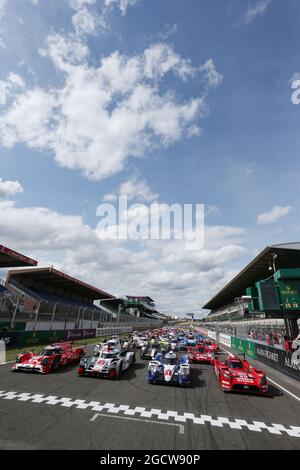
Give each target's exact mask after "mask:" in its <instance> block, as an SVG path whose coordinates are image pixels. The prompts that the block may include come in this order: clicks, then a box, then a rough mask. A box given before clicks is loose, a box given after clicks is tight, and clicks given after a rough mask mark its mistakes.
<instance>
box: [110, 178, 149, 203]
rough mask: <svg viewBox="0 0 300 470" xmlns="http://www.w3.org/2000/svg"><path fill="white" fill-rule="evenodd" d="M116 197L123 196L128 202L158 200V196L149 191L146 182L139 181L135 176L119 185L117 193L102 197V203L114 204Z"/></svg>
mask: <svg viewBox="0 0 300 470" xmlns="http://www.w3.org/2000/svg"><path fill="white" fill-rule="evenodd" d="M117 195H120V196H124V195H125V196H127V199H128V201H139V202H142V201H143V202H153V201H155V200H157V198H158V194H155V193H153V192H152V191H151V188H150V186H149V185H148V183H147V181H146V180H144V179H139V178H138V177H136V176H134V177H132V178H130V179H128V180H127V181H124V183H122V184H121V185H120V187H119V189H118V191H117V193H111V194H106V195H105V196H104V197H103V201H105V202H114V201H116V199H117Z"/></svg>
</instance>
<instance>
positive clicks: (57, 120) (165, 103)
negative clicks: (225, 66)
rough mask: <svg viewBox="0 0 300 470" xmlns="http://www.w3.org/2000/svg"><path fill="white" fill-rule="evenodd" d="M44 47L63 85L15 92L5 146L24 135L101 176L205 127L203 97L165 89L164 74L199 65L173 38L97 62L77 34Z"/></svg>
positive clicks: (190, 71) (4, 121)
mask: <svg viewBox="0 0 300 470" xmlns="http://www.w3.org/2000/svg"><path fill="white" fill-rule="evenodd" d="M40 53H41V54H42V55H43V56H44V57H48V58H50V60H51V61H52V62H53V64H54V65H55V67H56V69H57V70H58V72H59V73H61V75H62V77H63V78H64V83H63V86H62V87H61V88H56V89H55V88H52V89H50V90H42V89H36V88H34V89H31V90H25V91H22V92H19V93H17V94H16V97H15V99H14V101H13V103H12V104H11V106H10V107H9V108H8V109H6V110H4V112H3V113H2V115H1V114H0V141H1V142H2V144H3V145H4V146H6V147H9V148H11V147H13V146H14V145H15V144H17V143H20V142H21V143H24V144H26V145H27V146H28V147H30V148H34V149H38V150H42V151H46V152H50V153H52V154H53V155H54V158H55V160H56V161H57V162H58V163H59V164H60V165H62V166H65V167H68V168H70V169H79V170H81V171H82V172H83V173H84V174H85V175H86V176H87V177H88V178H91V179H96V180H97V179H98V180H100V179H102V178H104V177H107V176H109V175H112V174H114V173H116V172H118V171H120V170H122V169H123V168H124V166H125V164H126V162H127V161H128V159H129V158H130V157H140V156H143V155H145V153H146V152H147V151H149V150H151V149H152V148H154V147H159V146H164V147H167V146H170V145H172V144H173V143H175V142H176V141H178V140H180V139H181V138H183V137H185V136H186V137H190V136H193V135H199V133H200V129H199V127H198V124H197V121H198V119H199V118H200V117H204V116H206V114H207V106H206V103H205V99H204V98H203V97H197V98H190V99H189V100H185V101H182V100H179V99H178V98H177V96H176V95H175V93H174V92H171V91H169V92H162V91H161V82H162V80H163V78H164V77H165V75H166V74H168V73H174V74H175V75H177V76H178V77H179V79H182V80H187V78H192V76H193V75H194V73H195V70H196V69H195V68H193V67H192V66H191V65H190V63H189V61H187V60H185V59H183V58H181V57H180V56H179V55H178V54H176V53H175V52H174V51H173V49H172V48H171V47H170V46H169V45H167V44H162V43H159V44H153V45H151V46H150V47H149V48H147V49H146V50H145V51H144V52H143V53H141V54H137V55H133V56H130V57H128V56H125V55H121V54H120V53H119V52H114V53H112V54H111V55H109V56H107V57H105V58H103V59H102V60H101V63H100V66H99V67H98V68H96V67H92V66H89V65H88V64H87V63H86V62H85V61H86V59H87V57H88V53H89V51H88V48H87V46H86V44H85V43H84V42H83V41H82V40H81V39H79V38H78V37H76V36H75V35H68V36H62V35H59V34H54V35H51V36H49V37H48V39H47V47H46V48H45V49H41V50H40ZM209 64H210V65H207V64H205V65H204V68H205V70H206V73H208V77H209V78H208V80H209V82H210V84H213V86H217V84H219V83H220V79H218V73H217V72H216V71H215V68H214V66H213V63H212V61H209ZM211 76H213V77H214V78H211ZM205 93H206V92H205ZM2 94H3V91H2Z"/></svg>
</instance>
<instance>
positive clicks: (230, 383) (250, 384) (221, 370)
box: [214, 354, 268, 395]
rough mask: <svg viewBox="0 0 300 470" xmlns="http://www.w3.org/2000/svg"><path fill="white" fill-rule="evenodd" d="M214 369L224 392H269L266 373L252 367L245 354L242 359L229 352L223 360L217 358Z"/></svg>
mask: <svg viewBox="0 0 300 470" xmlns="http://www.w3.org/2000/svg"><path fill="white" fill-rule="evenodd" d="M214 369H215V373H216V376H217V378H218V380H219V382H220V386H221V388H222V390H223V391H224V392H252V393H259V394H263V395H266V394H267V393H268V382H267V378H266V375H265V373H264V372H262V371H261V370H259V369H256V368H255V367H252V366H251V365H250V364H249V362H248V361H246V360H245V356H244V355H242V359H241V358H240V355H238V354H229V355H228V356H227V357H226V359H225V360H224V361H223V362H222V361H219V359H218V358H215V359H214Z"/></svg>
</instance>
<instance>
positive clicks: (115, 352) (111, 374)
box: [78, 347, 135, 379]
mask: <svg viewBox="0 0 300 470" xmlns="http://www.w3.org/2000/svg"><path fill="white" fill-rule="evenodd" d="M134 363H135V353H134V352H133V351H128V350H127V351H126V350H125V351H120V350H119V349H111V348H110V347H104V348H102V349H101V350H100V351H99V352H98V353H96V354H94V355H93V356H85V357H83V358H82V359H81V361H80V364H79V368H78V375H91V376H98V377H107V378H109V379H117V378H118V377H119V376H120V374H121V372H122V371H124V370H126V369H128V368H129V367H130V366H133V365H134Z"/></svg>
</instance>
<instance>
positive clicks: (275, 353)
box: [256, 344, 300, 380]
mask: <svg viewBox="0 0 300 470" xmlns="http://www.w3.org/2000/svg"><path fill="white" fill-rule="evenodd" d="M256 358H257V360H258V361H260V362H264V363H265V364H268V365H269V366H271V367H274V368H275V369H278V370H280V371H281V372H283V373H284V374H286V375H289V376H291V377H293V378H295V379H297V380H300V351H299V349H298V350H297V351H295V352H293V353H291V352H287V351H283V350H282V349H278V348H272V347H270V346H265V345H264V344H256Z"/></svg>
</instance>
